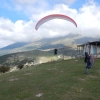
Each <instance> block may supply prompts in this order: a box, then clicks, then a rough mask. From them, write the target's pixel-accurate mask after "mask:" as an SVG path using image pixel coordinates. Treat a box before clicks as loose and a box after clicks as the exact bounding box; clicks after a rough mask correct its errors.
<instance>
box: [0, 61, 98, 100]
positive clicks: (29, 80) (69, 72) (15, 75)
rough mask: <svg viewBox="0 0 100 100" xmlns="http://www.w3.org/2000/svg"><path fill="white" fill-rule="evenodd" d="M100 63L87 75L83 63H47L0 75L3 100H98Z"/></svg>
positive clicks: (0, 97) (96, 62)
mask: <svg viewBox="0 0 100 100" xmlns="http://www.w3.org/2000/svg"><path fill="white" fill-rule="evenodd" d="M99 99H100V59H95V65H94V67H93V68H91V69H90V70H89V74H85V67H84V62H83V59H78V60H75V59H71V60H62V61H56V62H50V63H45V64H41V65H36V66H32V67H28V68H24V69H22V70H19V71H15V72H11V73H5V74H1V75H0V100H99Z"/></svg>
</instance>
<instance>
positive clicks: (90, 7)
mask: <svg viewBox="0 0 100 100" xmlns="http://www.w3.org/2000/svg"><path fill="white" fill-rule="evenodd" d="M49 14H64V15H67V16H69V17H71V18H72V19H74V20H75V21H76V23H77V25H78V26H77V28H76V27H75V26H74V25H73V24H72V23H71V22H69V21H65V20H62V19H55V20H50V21H48V22H46V23H44V24H43V25H42V26H40V27H39V29H38V30H37V31H36V30H35V25H36V23H37V22H38V21H39V20H40V19H41V18H42V17H44V16H46V15H49ZM69 33H73V34H81V35H83V36H93V37H94V36H99V34H100V0H0V48H1V47H4V46H6V45H9V44H11V43H14V42H28V41H34V40H35V39H38V38H44V37H45V38H47V37H51V38H52V37H57V36H64V35H67V34H69Z"/></svg>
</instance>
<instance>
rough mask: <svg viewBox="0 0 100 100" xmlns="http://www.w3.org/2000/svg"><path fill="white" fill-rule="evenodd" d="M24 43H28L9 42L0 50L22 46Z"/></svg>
mask: <svg viewBox="0 0 100 100" xmlns="http://www.w3.org/2000/svg"><path fill="white" fill-rule="evenodd" d="M26 44H28V43H26V42H17V43H13V44H10V45H8V46H6V47H3V48H1V49H0V50H9V49H15V48H19V47H22V46H24V45H26Z"/></svg>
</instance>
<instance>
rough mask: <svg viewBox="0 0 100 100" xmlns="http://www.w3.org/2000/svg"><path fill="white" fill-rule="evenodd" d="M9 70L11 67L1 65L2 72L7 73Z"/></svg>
mask: <svg viewBox="0 0 100 100" xmlns="http://www.w3.org/2000/svg"><path fill="white" fill-rule="evenodd" d="M9 70H10V67H8V66H4V65H2V66H0V72H2V73H5V72H7V71H9Z"/></svg>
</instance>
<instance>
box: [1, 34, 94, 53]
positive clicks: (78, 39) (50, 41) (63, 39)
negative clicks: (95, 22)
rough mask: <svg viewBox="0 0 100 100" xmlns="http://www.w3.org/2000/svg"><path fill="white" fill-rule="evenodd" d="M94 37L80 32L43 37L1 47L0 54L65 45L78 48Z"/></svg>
mask: <svg viewBox="0 0 100 100" xmlns="http://www.w3.org/2000/svg"><path fill="white" fill-rule="evenodd" d="M94 40H96V38H93V37H82V36H81V35H80V34H72V33H70V34H68V35H66V36H60V37H55V38H43V39H38V40H35V41H33V42H28V43H26V42H17V43H14V44H11V45H8V46H6V47H3V48H1V49H0V55H5V54H10V53H16V52H23V51H31V50H38V49H41V50H44V49H52V48H62V47H65V46H68V47H74V48H76V45H77V44H82V43H85V42H87V41H94Z"/></svg>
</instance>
